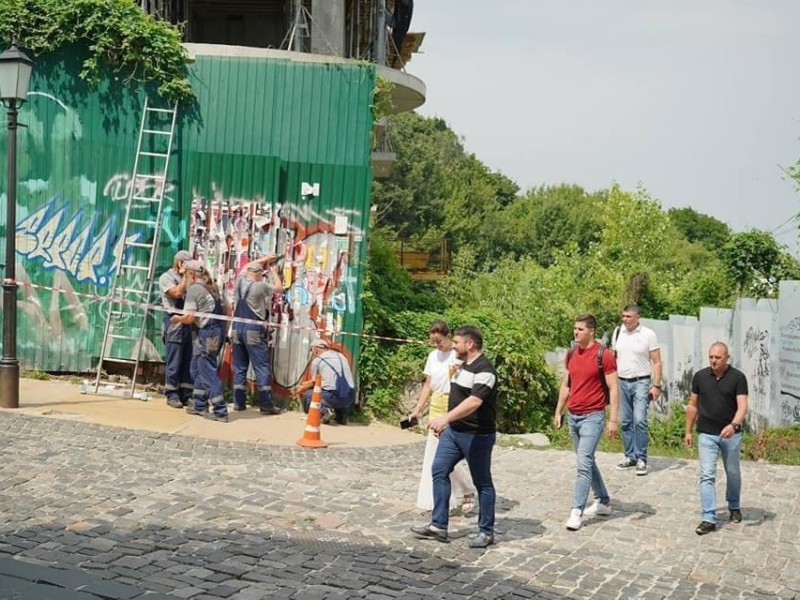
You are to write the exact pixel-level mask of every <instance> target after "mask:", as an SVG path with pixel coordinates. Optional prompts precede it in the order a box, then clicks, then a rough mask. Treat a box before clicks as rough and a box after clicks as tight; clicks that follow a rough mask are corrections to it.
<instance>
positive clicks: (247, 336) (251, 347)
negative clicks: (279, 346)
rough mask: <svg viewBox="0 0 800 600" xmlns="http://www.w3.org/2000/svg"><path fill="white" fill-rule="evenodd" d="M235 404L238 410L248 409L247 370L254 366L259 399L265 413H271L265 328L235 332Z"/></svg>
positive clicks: (269, 374) (271, 404)
mask: <svg viewBox="0 0 800 600" xmlns="http://www.w3.org/2000/svg"><path fill="white" fill-rule="evenodd" d="M232 341H233V402H234V404H235V405H236V406H237V407H238V408H244V407H245V406H246V405H247V367H248V365H253V374H254V375H255V378H256V398H257V400H258V405H259V407H260V408H261V409H262V410H265V409H267V410H268V409H270V408H272V406H273V402H272V387H271V385H270V384H271V381H270V379H271V376H272V369H271V368H270V363H269V347H268V344H267V331H266V329H264V328H263V327H257V328H255V327H254V328H250V327H247V328H242V329H239V330H234V332H233V340H232Z"/></svg>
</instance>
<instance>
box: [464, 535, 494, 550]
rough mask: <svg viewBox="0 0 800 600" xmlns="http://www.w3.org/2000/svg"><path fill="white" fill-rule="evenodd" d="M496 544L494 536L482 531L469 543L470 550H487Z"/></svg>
mask: <svg viewBox="0 0 800 600" xmlns="http://www.w3.org/2000/svg"><path fill="white" fill-rule="evenodd" d="M492 544H494V536H493V535H489V534H488V533H483V532H482V531H481V532H480V533H479V534H478V535H476V536H475V537H474V538H472V539H471V540H470V541H469V547H470V548H486V547H488V546H491V545H492Z"/></svg>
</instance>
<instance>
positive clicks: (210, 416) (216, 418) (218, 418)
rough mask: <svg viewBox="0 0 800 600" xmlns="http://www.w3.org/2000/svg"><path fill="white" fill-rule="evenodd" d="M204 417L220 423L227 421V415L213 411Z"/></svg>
mask: <svg viewBox="0 0 800 600" xmlns="http://www.w3.org/2000/svg"><path fill="white" fill-rule="evenodd" d="M206 419H208V420H209V421H219V422H220V423H227V422H228V415H222V416H220V415H215V414H214V413H213V412H212V413H208V414H207V415H206Z"/></svg>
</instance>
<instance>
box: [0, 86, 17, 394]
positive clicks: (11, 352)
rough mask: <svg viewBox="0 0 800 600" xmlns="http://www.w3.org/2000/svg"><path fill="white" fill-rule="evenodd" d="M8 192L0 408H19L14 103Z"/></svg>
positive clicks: (10, 115) (13, 105)
mask: <svg viewBox="0 0 800 600" xmlns="http://www.w3.org/2000/svg"><path fill="white" fill-rule="evenodd" d="M6 181H7V184H8V192H7V194H6V272H5V276H4V277H3V357H2V359H0V407H2V408H19V361H18V360H17V269H16V256H17V248H16V245H17V244H16V242H17V102H16V100H11V101H10V102H9V105H8V178H7V180H6Z"/></svg>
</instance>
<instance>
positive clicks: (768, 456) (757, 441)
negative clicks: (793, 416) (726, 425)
mask: <svg viewBox="0 0 800 600" xmlns="http://www.w3.org/2000/svg"><path fill="white" fill-rule="evenodd" d="M742 456H744V458H746V459H747V460H759V461H766V462H770V463H775V464H783V465H800V425H794V426H793V427H782V428H779V429H765V430H763V431H762V432H761V433H758V434H756V435H752V434H745V436H744V442H743V444H742Z"/></svg>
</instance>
